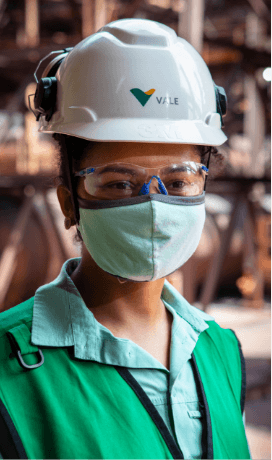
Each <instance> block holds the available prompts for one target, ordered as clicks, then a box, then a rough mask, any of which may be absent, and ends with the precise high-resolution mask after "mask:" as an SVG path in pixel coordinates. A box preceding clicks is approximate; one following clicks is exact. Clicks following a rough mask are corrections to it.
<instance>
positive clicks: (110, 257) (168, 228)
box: [77, 192, 205, 281]
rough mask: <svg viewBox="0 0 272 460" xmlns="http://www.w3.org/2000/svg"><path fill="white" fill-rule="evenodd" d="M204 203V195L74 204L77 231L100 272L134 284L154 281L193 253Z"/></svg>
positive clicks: (162, 196)
mask: <svg viewBox="0 0 272 460" xmlns="http://www.w3.org/2000/svg"><path fill="white" fill-rule="evenodd" d="M204 200H205V192H204V193H203V194H202V195H200V196H196V197H176V196H175V197H174V196H165V195H160V194H152V195H146V196H138V197H133V198H125V199H122V200H105V201H104V200H103V201H88V200H84V199H81V198H78V203H79V214H80V223H79V225H78V226H77V227H78V229H79V231H80V232H81V235H82V238H83V241H84V243H85V246H86V248H87V250H88V251H89V253H90V255H91V256H92V258H93V259H94V261H95V262H96V263H97V265H98V266H99V267H100V268H102V270H104V271H106V272H108V273H110V274H112V275H115V276H118V277H121V278H126V279H130V280H134V281H153V280H157V279H160V278H163V277H165V276H167V275H169V274H170V273H173V272H174V271H175V270H177V269H178V268H179V267H181V266H182V265H183V264H185V262H187V260H188V259H189V258H190V257H191V256H192V255H193V253H194V252H195V250H196V248H197V246H198V244H199V241H200V237H201V233H202V230H203V227H204V222H205V203H204Z"/></svg>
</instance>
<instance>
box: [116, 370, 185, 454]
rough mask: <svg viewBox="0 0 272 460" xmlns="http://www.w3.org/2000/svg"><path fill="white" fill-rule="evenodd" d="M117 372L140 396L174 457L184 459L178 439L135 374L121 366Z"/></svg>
mask: <svg viewBox="0 0 272 460" xmlns="http://www.w3.org/2000/svg"><path fill="white" fill-rule="evenodd" d="M114 367H115V369H116V370H117V372H119V374H120V375H121V377H122V378H123V379H124V380H125V381H126V382H127V383H128V384H129V386H130V387H131V388H132V390H133V391H134V392H135V394H136V395H137V396H138V398H139V400H140V401H141V403H142V404H143V406H144V407H145V409H146V410H147V412H148V413H149V415H150V417H151V418H152V420H153V422H154V423H155V425H156V426H157V428H158V430H159V431H160V433H161V435H162V437H163V439H164V441H165V443H166V445H167V447H168V449H169V451H170V452H171V454H172V456H173V458H174V459H179V460H180V459H184V456H183V453H182V451H181V450H180V448H179V446H178V445H177V443H176V441H175V440H174V438H173V437H172V435H171V434H170V432H169V430H168V428H167V426H166V424H165V423H164V420H163V419H162V417H161V415H160V414H159V412H158V411H157V409H156V407H155V406H154V404H152V402H151V400H150V399H149V397H148V396H147V394H146V393H145V391H144V390H143V389H142V387H141V385H140V384H139V383H138V382H137V380H136V379H135V378H134V377H133V375H132V374H131V373H130V372H129V370H128V369H126V368H125V367H121V366H114Z"/></svg>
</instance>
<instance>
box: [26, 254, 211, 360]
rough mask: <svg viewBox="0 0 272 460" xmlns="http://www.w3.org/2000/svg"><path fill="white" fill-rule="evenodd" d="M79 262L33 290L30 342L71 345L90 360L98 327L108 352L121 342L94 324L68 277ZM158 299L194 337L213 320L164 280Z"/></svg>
mask: <svg viewBox="0 0 272 460" xmlns="http://www.w3.org/2000/svg"><path fill="white" fill-rule="evenodd" d="M80 261H81V258H80V257H76V258H73V259H69V260H67V261H66V262H65V263H64V264H63V266H62V268H61V271H60V274H59V276H58V277H57V278H56V279H55V280H54V281H52V282H51V283H49V284H45V285H43V286H41V287H40V288H39V289H37V291H36V293H35V298H34V308H33V323H32V334H31V341H32V343H33V344H35V345H41V346H42V345H44V346H54V347H65V346H73V345H74V346H75V356H76V357H83V356H84V357H85V359H91V358H92V357H93V356H92V357H91V356H89V357H88V351H87V349H88V350H95V349H96V347H95V341H96V336H97V333H98V328H99V330H100V333H102V335H103V334H105V338H106V339H107V340H111V341H112V343H111V347H112V350H113V349H114V346H115V345H116V344H117V342H118V341H119V342H120V340H122V339H118V338H115V337H114V336H113V334H111V333H110V331H109V330H108V329H107V328H106V327H104V326H103V325H102V324H101V323H98V322H97V321H96V319H95V317H94V315H93V313H92V312H91V311H90V310H89V309H88V308H87V307H86V305H85V302H84V301H83V299H82V297H81V295H80V293H79V291H78V290H77V288H76V286H75V284H74V283H73V281H72V279H71V278H70V276H71V274H72V273H73V271H74V270H75V269H76V267H77V266H78V264H79V263H80ZM162 300H163V301H164V303H165V304H167V305H168V306H170V308H173V309H174V310H175V312H176V313H177V314H178V315H179V316H180V317H181V318H183V320H185V321H186V322H187V323H188V324H189V325H190V326H191V327H192V328H193V330H194V331H195V332H196V334H197V336H198V335H199V334H200V333H201V332H203V331H204V330H205V329H207V328H208V327H209V326H208V324H207V323H206V321H212V320H214V318H213V317H212V316H210V315H208V314H206V313H205V312H202V311H201V310H199V309H197V308H196V307H193V306H192V305H190V304H189V303H188V302H187V301H186V300H185V299H184V297H183V296H182V295H181V294H179V292H178V291H177V290H176V289H175V288H174V287H173V286H172V285H171V284H170V283H169V282H168V281H165V284H164V287H163V291H162ZM86 325H87V326H88V327H87V329H86ZM82 330H84V331H85V330H86V331H87V333H86V340H85V343H84V340H82ZM80 333H81V335H80ZM79 337H80V339H81V340H79ZM123 340H125V339H123ZM127 342H130V341H127ZM117 348H118V347H117ZM128 348H129V343H128ZM113 352H114V350H113ZM116 352H118V350H116Z"/></svg>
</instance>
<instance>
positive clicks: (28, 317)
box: [0, 296, 34, 337]
mask: <svg viewBox="0 0 272 460" xmlns="http://www.w3.org/2000/svg"><path fill="white" fill-rule="evenodd" d="M33 306H34V296H33V297H30V298H29V299H28V300H25V301H24V302H22V303H20V304H18V305H16V306H15V307H12V308H10V309H9V310H6V311H4V312H2V313H0V337H2V336H3V335H5V334H6V332H7V331H8V330H9V329H11V328H13V327H16V326H19V325H20V324H22V323H24V324H26V325H28V324H29V323H30V324H31V323H32V317H33Z"/></svg>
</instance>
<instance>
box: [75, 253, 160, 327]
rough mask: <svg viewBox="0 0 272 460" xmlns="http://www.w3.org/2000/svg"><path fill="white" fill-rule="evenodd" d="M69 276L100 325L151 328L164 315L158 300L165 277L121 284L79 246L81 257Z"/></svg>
mask: <svg viewBox="0 0 272 460" xmlns="http://www.w3.org/2000/svg"><path fill="white" fill-rule="evenodd" d="M71 279H72V281H73V282H74V284H75V286H76V287H77V289H78V291H79V293H80V295H81V297H82V298H83V300H84V302H85V304H86V306H87V308H89V309H90V310H91V311H92V313H93V314H94V316H95V318H96V319H97V320H98V321H99V320H101V322H102V321H103V324H104V325H106V324H105V322H106V323H107V322H108V323H110V324H113V325H115V326H116V328H120V329H121V328H123V329H126V330H132V328H137V327H142V328H145V329H148V328H152V327H154V326H155V325H156V324H158V323H160V322H161V321H162V320H164V319H165V318H166V309H165V307H164V305H163V303H162V301H161V292H162V289H163V285H164V280H165V278H162V279H159V280H156V281H147V282H134V281H130V280H128V281H126V282H122V279H121V283H120V281H119V280H118V278H117V277H114V276H112V275H109V274H108V273H106V272H105V271H103V270H102V269H100V268H99V267H98V266H97V265H96V263H95V262H94V260H93V259H92V258H91V257H90V255H89V253H88V251H87V250H86V248H85V246H84V245H83V251H82V259H81V262H80V264H79V265H78V267H77V269H76V270H75V271H74V272H73V273H72V275H71Z"/></svg>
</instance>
